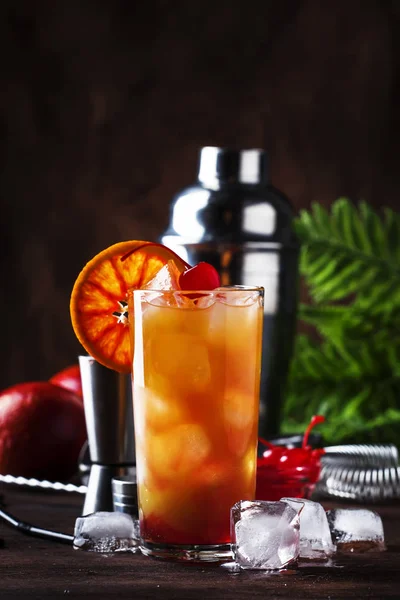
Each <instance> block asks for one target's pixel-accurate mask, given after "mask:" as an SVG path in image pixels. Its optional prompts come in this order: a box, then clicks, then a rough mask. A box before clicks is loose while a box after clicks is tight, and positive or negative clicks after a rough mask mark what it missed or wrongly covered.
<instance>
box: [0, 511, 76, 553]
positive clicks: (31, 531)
mask: <svg viewBox="0 0 400 600" xmlns="http://www.w3.org/2000/svg"><path fill="white" fill-rule="evenodd" d="M0 518H1V519H4V521H6V522H7V523H9V525H12V526H13V527H16V528H17V529H19V530H20V531H21V533H25V534H26V535H32V536H35V537H41V538H45V539H52V540H56V541H58V542H63V543H65V544H71V543H72V542H73V541H74V536H73V535H68V534H67V533H60V532H58V531H50V530H49V529H42V528H41V527H35V526H34V525H30V524H29V523H25V522H24V521H20V520H19V519H17V518H16V517H14V516H13V515H10V513H7V512H6V511H5V510H3V509H1V508H0Z"/></svg>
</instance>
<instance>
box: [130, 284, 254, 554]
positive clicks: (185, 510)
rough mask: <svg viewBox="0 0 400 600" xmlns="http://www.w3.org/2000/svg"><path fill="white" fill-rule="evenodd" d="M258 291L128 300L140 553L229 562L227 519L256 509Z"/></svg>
mask: <svg viewBox="0 0 400 600" xmlns="http://www.w3.org/2000/svg"><path fill="white" fill-rule="evenodd" d="M263 296H264V290H263V289H262V288H250V287H243V286H234V287H229V288H217V289H216V290H212V291H190V292H185V291H157V290H135V291H133V292H131V293H130V294H129V315H130V317H129V321H130V324H131V325H130V327H131V335H132V340H133V342H134V359H133V405H134V421H135V443H136V463H137V481H138V502H139V516H140V532H141V540H142V541H141V549H142V552H143V553H144V554H146V555H152V556H157V557H165V558H177V559H181V560H208V561H218V560H224V559H226V558H227V557H229V556H230V509H231V507H232V506H233V505H234V504H235V503H236V502H238V501H239V500H253V499H254V496H255V484H256V461H257V429H258V413H259V386H260V368H261V336H262V317H263Z"/></svg>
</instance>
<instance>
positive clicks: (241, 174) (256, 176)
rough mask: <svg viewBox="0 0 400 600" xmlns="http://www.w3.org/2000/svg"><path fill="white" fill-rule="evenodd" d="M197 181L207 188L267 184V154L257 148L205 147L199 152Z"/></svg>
mask: <svg viewBox="0 0 400 600" xmlns="http://www.w3.org/2000/svg"><path fill="white" fill-rule="evenodd" d="M198 180H199V182H200V183H202V184H203V185H204V186H205V187H209V188H213V187H217V186H219V184H220V183H245V184H250V185H251V184H253V185H255V184H260V183H267V180H268V168H267V154H266V152H265V151H264V150H261V149H259V148H251V149H247V150H233V149H230V148H218V147H217V146H205V147H204V148H202V149H201V150H200V163H199V172H198Z"/></svg>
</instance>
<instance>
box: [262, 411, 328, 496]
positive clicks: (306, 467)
mask: <svg viewBox="0 0 400 600" xmlns="http://www.w3.org/2000/svg"><path fill="white" fill-rule="evenodd" d="M323 421H325V417H323V416H322V415H314V416H313V417H312V419H311V421H310V424H309V425H308V427H307V429H306V431H305V433H304V437H303V442H302V445H301V447H300V448H287V447H286V446H274V445H273V444H271V442H268V441H267V440H264V439H263V438H259V442H260V444H262V445H263V446H265V448H266V450H265V451H264V452H263V454H262V457H260V458H258V460H257V492H256V493H257V499H258V500H279V499H280V498H282V497H283V496H290V497H293V498H294V497H297V498H301V497H307V496H308V495H309V494H310V493H311V492H312V489H313V487H314V486H315V483H316V482H317V480H318V476H319V473H320V470H321V456H322V454H324V450H323V448H315V449H313V448H312V447H311V446H309V445H308V439H309V436H310V432H311V430H312V429H313V427H315V425H317V424H318V423H322V422H323Z"/></svg>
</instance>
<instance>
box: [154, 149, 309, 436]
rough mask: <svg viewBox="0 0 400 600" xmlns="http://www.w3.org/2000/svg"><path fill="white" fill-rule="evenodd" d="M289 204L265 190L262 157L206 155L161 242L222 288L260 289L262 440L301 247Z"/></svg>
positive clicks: (272, 417)
mask: <svg viewBox="0 0 400 600" xmlns="http://www.w3.org/2000/svg"><path fill="white" fill-rule="evenodd" d="M292 219H293V210H292V207H291V205H290V203H289V201H288V199H287V198H286V197H285V196H284V195H283V194H282V193H281V192H279V191H278V190H276V189H275V188H274V187H272V185H271V184H270V182H269V172H268V162H267V155H266V152H265V151H263V150H259V149H252V150H230V149H226V148H216V147H205V148H202V149H201V152H200V162H199V170H198V179H197V182H196V183H195V184H194V185H193V186H191V187H188V188H185V189H183V190H182V191H181V192H179V193H178V194H177V195H176V196H175V198H174V199H173V201H172V204H171V212H170V223H169V226H168V228H167V230H166V231H165V232H164V234H163V235H162V236H161V242H162V243H163V244H165V245H166V246H169V247H170V248H172V249H173V250H175V251H176V252H177V253H178V254H179V255H180V256H182V258H184V259H185V260H187V261H188V262H189V263H190V264H192V265H194V264H196V263H197V262H199V261H206V262H209V263H211V264H212V265H214V267H215V268H216V269H217V270H218V271H219V274H220V277H221V282H222V284H223V285H232V284H242V285H258V286H263V287H264V288H265V314H264V334H263V356H262V374H261V394H260V427H259V431H260V435H263V436H271V435H276V434H277V433H278V432H279V426H280V419H281V408H282V403H283V399H284V390H285V384H286V380H287V374H288V369H289V363H290V358H291V354H292V346H293V340H294V335H295V328H296V316H297V302H298V293H297V291H298V258H299V244H298V241H297V239H296V236H295V234H294V232H293V229H292Z"/></svg>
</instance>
